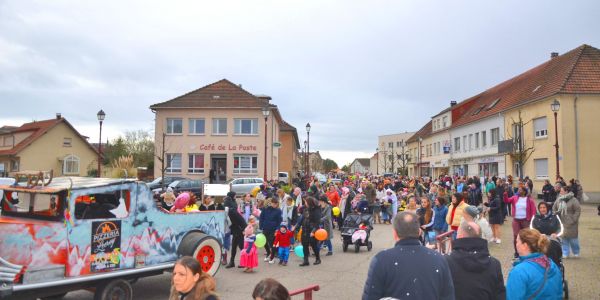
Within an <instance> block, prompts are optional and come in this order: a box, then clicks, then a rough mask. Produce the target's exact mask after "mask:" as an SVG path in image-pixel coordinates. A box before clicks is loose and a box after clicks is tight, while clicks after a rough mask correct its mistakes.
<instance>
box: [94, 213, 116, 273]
mask: <svg viewBox="0 0 600 300" xmlns="http://www.w3.org/2000/svg"><path fill="white" fill-rule="evenodd" d="M91 252H92V253H91V256H90V269H91V271H92V272H103V271H109V270H114V269H119V268H120V266H121V221H97V222H92V247H91Z"/></svg>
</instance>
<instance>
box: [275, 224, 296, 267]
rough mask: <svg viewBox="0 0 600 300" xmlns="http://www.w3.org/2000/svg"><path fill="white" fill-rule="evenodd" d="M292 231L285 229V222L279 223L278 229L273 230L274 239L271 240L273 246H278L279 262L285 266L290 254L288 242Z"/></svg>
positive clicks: (289, 242) (292, 234)
mask: <svg viewBox="0 0 600 300" xmlns="http://www.w3.org/2000/svg"><path fill="white" fill-rule="evenodd" d="M293 236H294V233H293V232H291V231H289V230H288V229H287V225H286V224H285V223H281V225H280V226H279V230H277V232H275V240H274V241H273V247H279V264H280V265H282V266H287V263H288V258H289V256H290V244H291V239H292V237H293Z"/></svg>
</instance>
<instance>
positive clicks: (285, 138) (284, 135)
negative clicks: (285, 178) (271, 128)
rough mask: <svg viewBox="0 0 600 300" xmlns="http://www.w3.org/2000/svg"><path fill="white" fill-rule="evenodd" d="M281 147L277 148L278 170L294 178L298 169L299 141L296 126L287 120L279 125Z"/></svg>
mask: <svg viewBox="0 0 600 300" xmlns="http://www.w3.org/2000/svg"><path fill="white" fill-rule="evenodd" d="M280 136H281V141H280V142H281V147H280V148H279V172H287V173H288V175H289V176H290V177H291V178H294V177H295V176H296V174H297V173H298V171H299V170H300V168H299V167H300V164H299V162H300V159H299V158H300V154H299V153H298V149H300V141H299V139H298V131H297V130H296V127H294V126H292V125H290V124H289V123H288V122H285V121H284V122H283V124H282V125H281V135H280Z"/></svg>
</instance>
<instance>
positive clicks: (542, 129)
mask: <svg viewBox="0 0 600 300" xmlns="http://www.w3.org/2000/svg"><path fill="white" fill-rule="evenodd" d="M533 130H534V134H535V138H536V139H537V138H545V137H548V122H547V119H546V117H542V118H537V119H534V120H533Z"/></svg>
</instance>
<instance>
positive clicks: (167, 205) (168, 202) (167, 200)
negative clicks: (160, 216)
mask: <svg viewBox="0 0 600 300" xmlns="http://www.w3.org/2000/svg"><path fill="white" fill-rule="evenodd" d="M160 197H161V198H162V207H163V208H164V209H166V210H171V207H173V203H175V198H176V197H175V193H173V188H172V187H168V188H167V191H166V192H165V193H162V194H160Z"/></svg>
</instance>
